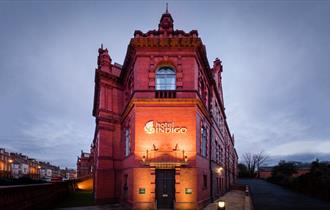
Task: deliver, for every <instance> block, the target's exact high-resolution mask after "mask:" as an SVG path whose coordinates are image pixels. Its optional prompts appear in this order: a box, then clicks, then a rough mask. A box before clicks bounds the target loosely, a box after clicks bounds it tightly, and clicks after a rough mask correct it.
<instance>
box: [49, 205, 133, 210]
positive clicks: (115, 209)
mask: <svg viewBox="0 0 330 210" xmlns="http://www.w3.org/2000/svg"><path fill="white" fill-rule="evenodd" d="M54 210H126V209H123V208H122V207H120V206H119V205H116V204H114V205H110V204H109V205H100V206H79V207H68V208H57V209H54ZM127 210H128V209H127Z"/></svg>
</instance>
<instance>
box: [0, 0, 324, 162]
mask: <svg viewBox="0 0 330 210" xmlns="http://www.w3.org/2000/svg"><path fill="white" fill-rule="evenodd" d="M167 2H169V11H170V13H171V14H172V17H173V18H174V28H175V29H183V30H185V31H190V30H193V29H196V30H198V32H199V36H200V37H201V38H202V40H203V42H204V44H205V45H206V50H207V55H208V59H209V62H210V64H212V62H213V60H214V59H215V58H216V57H219V58H220V59H221V60H222V61H223V68H224V72H223V85H224V87H223V89H224V102H225V108H226V114H227V120H228V124H229V127H230V130H231V132H232V133H233V134H234V135H235V140H236V142H235V144H236V149H237V151H238V154H239V156H240V157H241V154H243V153H245V152H259V151H264V152H265V153H266V154H268V155H270V156H271V160H270V163H271V162H275V161H278V160H279V159H287V160H300V161H311V160H313V159H315V158H319V159H321V160H330V111H329V109H330V1H298V0H296V1H267V0H265V1H167ZM165 4H166V1H139V2H137V1H80V2H79V1H58V2H56V1H48V2H47V1H27V2H25V1H24V2H23V1H14V2H11V1H1V2H0V27H1V28H0V93H1V94H0V117H1V118H0V148H1V147H3V148H6V149H7V150H8V151H10V152H21V153H24V154H26V155H28V156H29V157H31V158H36V159H38V160H43V161H49V162H51V163H53V164H55V165H59V166H61V167H65V166H67V167H76V160H77V156H78V155H80V150H84V151H89V148H90V144H91V142H92V139H93V135H94V128H95V119H94V118H93V117H92V105H93V97H94V73H95V68H96V67H97V63H96V61H97V60H96V59H97V55H98V52H97V50H98V48H99V47H100V45H101V43H103V45H104V47H106V48H108V49H109V54H110V56H111V58H112V61H113V62H117V63H120V64H122V63H123V60H124V57H125V53H126V49H127V45H128V43H129V41H130V39H131V38H132V37H133V33H134V30H141V31H143V32H146V31H148V30H153V29H157V27H158V23H159V19H160V17H161V15H162V13H163V12H164V11H165ZM239 161H240V160H239Z"/></svg>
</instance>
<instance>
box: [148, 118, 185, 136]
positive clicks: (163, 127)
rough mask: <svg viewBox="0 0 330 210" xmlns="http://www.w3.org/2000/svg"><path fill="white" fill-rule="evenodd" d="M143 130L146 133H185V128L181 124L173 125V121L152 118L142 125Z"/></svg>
mask: <svg viewBox="0 0 330 210" xmlns="http://www.w3.org/2000/svg"><path fill="white" fill-rule="evenodd" d="M144 131H145V132H146V133H147V134H155V133H165V134H171V133H186V132H187V128H186V127H181V126H175V124H174V122H154V121H153V120H151V121H148V122H147V123H146V124H145V126H144Z"/></svg>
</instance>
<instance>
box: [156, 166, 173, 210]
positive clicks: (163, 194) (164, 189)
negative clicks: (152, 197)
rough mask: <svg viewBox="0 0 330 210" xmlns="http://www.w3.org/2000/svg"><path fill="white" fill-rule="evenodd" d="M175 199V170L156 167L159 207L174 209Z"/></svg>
mask: <svg viewBox="0 0 330 210" xmlns="http://www.w3.org/2000/svg"><path fill="white" fill-rule="evenodd" d="M174 199H175V170H174V169H171V170H169V169H156V200H157V209H173V202H174Z"/></svg>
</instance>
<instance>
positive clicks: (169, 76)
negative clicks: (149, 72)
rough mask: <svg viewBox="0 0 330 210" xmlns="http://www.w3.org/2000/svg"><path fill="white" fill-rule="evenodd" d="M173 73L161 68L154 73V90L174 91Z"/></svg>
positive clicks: (170, 70)
mask: <svg viewBox="0 0 330 210" xmlns="http://www.w3.org/2000/svg"><path fill="white" fill-rule="evenodd" d="M175 81H176V78H175V71H174V70H173V69H172V68H169V67H162V68H160V69H158V71H157V72H156V90H175V88H176V83H175Z"/></svg>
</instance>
